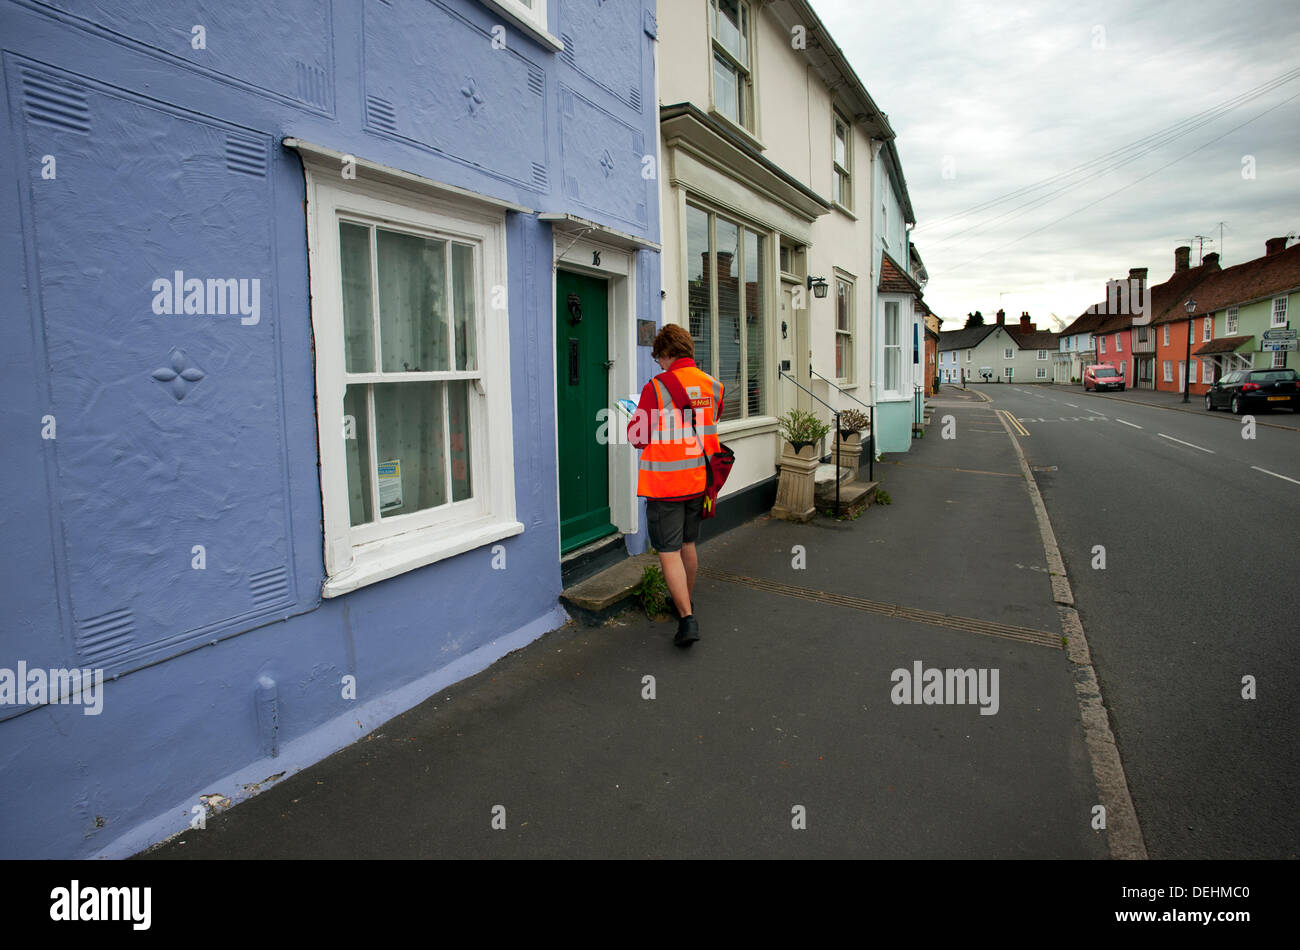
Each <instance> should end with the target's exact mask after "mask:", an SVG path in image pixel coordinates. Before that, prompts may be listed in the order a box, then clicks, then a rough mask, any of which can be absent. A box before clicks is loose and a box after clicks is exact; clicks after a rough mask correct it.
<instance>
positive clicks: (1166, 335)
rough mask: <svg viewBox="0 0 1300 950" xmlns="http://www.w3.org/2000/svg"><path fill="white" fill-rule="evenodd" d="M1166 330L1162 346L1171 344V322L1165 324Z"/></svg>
mask: <svg viewBox="0 0 1300 950" xmlns="http://www.w3.org/2000/svg"><path fill="white" fill-rule="evenodd" d="M1164 331H1165V332H1164V334H1163V336H1164V342H1163V343H1162V344H1161V346H1168V345H1169V324H1167V323H1166V324H1165V326H1164ZM1165 382H1170V380H1165Z"/></svg>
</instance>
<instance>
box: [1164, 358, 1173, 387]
mask: <svg viewBox="0 0 1300 950" xmlns="http://www.w3.org/2000/svg"><path fill="white" fill-rule="evenodd" d="M1163 363H1164V382H1166V383H1172V382H1173V381H1174V364H1173V361H1172V360H1164V361H1163Z"/></svg>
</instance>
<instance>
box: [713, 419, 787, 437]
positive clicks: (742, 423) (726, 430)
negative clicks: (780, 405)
mask: <svg viewBox="0 0 1300 950" xmlns="http://www.w3.org/2000/svg"><path fill="white" fill-rule="evenodd" d="M776 429H777V418H776V416H750V417H749V418H748V419H733V420H732V421H730V422H719V423H718V438H719V439H721V438H722V437H723V436H731V437H732V438H743V437H745V436H750V435H763V434H764V433H766V432H775V431H776Z"/></svg>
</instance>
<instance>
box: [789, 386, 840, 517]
mask: <svg viewBox="0 0 1300 950" xmlns="http://www.w3.org/2000/svg"><path fill="white" fill-rule="evenodd" d="M777 375H778V376H784V377H785V378H786V379H788V380H790V382H792V383H794V384H795V385H796V386H798V387H799V388H800V389H802V390H803V391H804V392H806V393H807V394H808V395H809V396H812V397H813V398H814V399H816V400H817V401H818V402H819V403H821V404H822V405H823V406H825V407H826V408H827V409H829V410H830V411H831V412H832V413H834V414H835V517H837V518H838V517H839V516H840V411H839V410H838V409H836V408H835V407H834V406H832V405H831V404H830V403H828V402H827V401H826V400H825V399H822V398H821V397H820V396H818V395H817V394H816V393H815V392H813V391H812V390H811V389H809V388H808V387H806V386H804V385H803V384H802V383H800V382H799V380H797V379H795V378H794V377H793V376H791V375H790V374H789V373H787V372H785V371H784V370H777ZM814 492H815V490H814Z"/></svg>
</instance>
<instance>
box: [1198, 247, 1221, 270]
mask: <svg viewBox="0 0 1300 950" xmlns="http://www.w3.org/2000/svg"><path fill="white" fill-rule="evenodd" d="M1201 266H1202V267H1209V268H1211V269H1212V270H1218V269H1219V252H1218V251H1211V252H1210V253H1209V254H1206V255H1205V256H1204V257H1203V258H1201Z"/></svg>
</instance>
